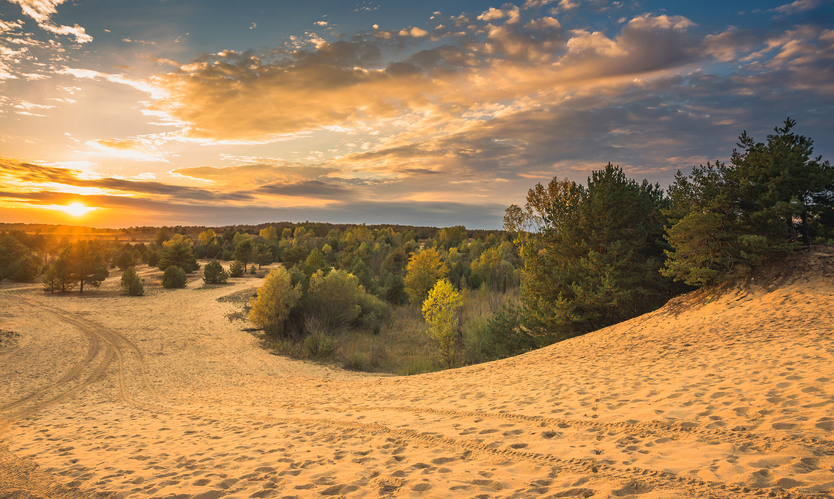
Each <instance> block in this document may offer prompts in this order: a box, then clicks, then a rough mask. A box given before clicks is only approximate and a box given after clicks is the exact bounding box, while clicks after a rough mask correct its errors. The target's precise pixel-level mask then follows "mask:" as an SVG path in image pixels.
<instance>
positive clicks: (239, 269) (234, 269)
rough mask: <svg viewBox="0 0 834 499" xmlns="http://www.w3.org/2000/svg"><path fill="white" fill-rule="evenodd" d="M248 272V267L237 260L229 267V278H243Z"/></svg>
mask: <svg viewBox="0 0 834 499" xmlns="http://www.w3.org/2000/svg"><path fill="white" fill-rule="evenodd" d="M245 272H246V265H244V264H243V262H241V261H240V260H235V261H233V262H232V263H231V264H230V265H229V276H230V277H243V274H244V273H245Z"/></svg>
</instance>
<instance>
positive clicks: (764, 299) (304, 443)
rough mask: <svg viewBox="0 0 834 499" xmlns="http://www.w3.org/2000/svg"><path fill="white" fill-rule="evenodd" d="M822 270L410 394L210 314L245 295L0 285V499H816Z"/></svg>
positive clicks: (832, 405) (826, 428) (825, 319)
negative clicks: (286, 351)
mask: <svg viewBox="0 0 834 499" xmlns="http://www.w3.org/2000/svg"><path fill="white" fill-rule="evenodd" d="M831 260H832V259H831V256H830V255H829V254H828V253H819V254H817V255H815V256H813V257H812V258H811V263H810V265H811V267H812V271H809V272H806V274H807V275H808V276H807V277H806V278H804V279H802V280H799V281H796V282H791V283H783V285H782V286H781V287H776V288H767V287H757V286H755V285H753V284H751V285H750V286H749V287H748V288H747V289H745V290H736V291H734V292H732V293H728V294H724V295H721V296H718V297H716V298H715V299H714V300H712V301H710V302H709V303H707V304H705V305H704V304H697V305H696V304H694V303H688V304H687V303H686V300H681V301H680V302H679V303H677V304H672V305H669V306H667V307H666V308H664V309H662V310H660V311H657V312H655V313H653V314H649V315H647V316H644V317H640V318H637V319H634V320H632V321H629V322H626V323H623V324H619V325H617V326H614V327H611V328H607V329H605V330H602V331H599V332H597V333H593V334H590V335H587V336H585V337H582V338H577V339H575V340H571V341H568V342H564V343H562V344H559V345H555V346H553V347H549V348H545V349H542V350H539V351H536V352H531V353H529V354H526V355H523V356H519V357H516V358H512V359H507V360H504V361H501V362H494V363H490V364H485V365H479V366H473V367H470V368H465V369H457V370H453V371H446V372H442V373H435V374H431V375H422V376H414V377H407V378H405V377H384V376H372V375H366V374H357V373H349V372H344V371H341V370H337V369H334V368H329V367H325V366H320V365H316V364H312V363H305V362H296V361H290V360H287V359H284V358H280V357H275V356H272V355H269V354H268V353H266V352H264V351H262V350H261V349H259V348H258V346H257V340H256V339H255V338H254V337H253V336H251V335H250V334H248V333H246V332H244V331H241V323H240V322H237V323H234V324H232V323H229V321H228V320H227V319H226V318H225V316H224V315H225V314H226V313H228V312H230V311H232V310H233V305H231V304H228V303H222V302H218V301H217V299H218V298H220V297H222V296H224V295H228V294H230V293H234V292H237V291H241V290H243V289H246V288H248V287H251V286H253V285H255V284H257V282H258V281H255V280H243V281H242V282H238V283H236V284H233V285H230V286H225V287H219V288H213V289H200V288H199V285H198V283H193V284H192V285H191V286H190V288H189V289H186V290H177V291H161V290H160V291H159V292H155V293H149V295H148V296H144V297H141V298H128V297H121V296H118V295H116V294H115V293H111V294H108V293H107V286H108V284H109V283H105V286H104V287H103V290H102V291H101V292H99V294H98V295H96V296H95V297H93V294H91V296H89V297H84V298H81V297H77V296H75V295H73V296H61V297H56V296H49V295H44V294H43V293H41V292H39V291H37V290H36V289H29V290H27V289H25V288H23V289H6V288H5V287H4V288H2V289H0V299H2V300H3V303H4V304H8V306H6V307H3V310H2V311H0V318H2V320H3V325H2V327H3V328H4V329H11V330H15V331H17V332H19V333H20V334H21V336H20V338H19V340H18V342H17V344H16V345H14V346H12V347H7V348H4V349H3V350H0V366H2V367H0V418H2V420H3V424H4V426H5V428H0V431H3V433H2V436H0V438H2V443H1V444H0V491H2V492H0V497H30V496H31V497H60V496H62V495H63V496H66V497H88V496H90V495H91V494H103V493H113V494H114V495H115V496H117V497H137V498H145V497H199V498H214V497H314V496H320V495H324V496H344V497H366V496H368V497H378V496H382V497H387V496H395V497H544V496H549V497H640V498H661V497H663V498H666V497H814V496H816V497H831V494H832V491H834V387H832V383H831V381H832V380H834V362H832V360H834V338H832V324H834V286H832V284H834V279H832V278H831V277H828V276H824V275H823V274H824V273H827V272H830V269H829V270H825V269H828V268H829V267H831V266H834V265H832V261H831ZM813 269H817V270H813ZM111 279H115V277H113V278H111ZM4 286H5V283H4ZM111 287H112V285H111ZM690 301H691V300H690ZM701 301H703V297H702V299H701ZM4 480H5V481H4ZM22 484H28V485H25V486H24V485H22ZM24 488H26V489H28V490H29V491H30V492H25V493H24V492H22V491H21V490H22V489H24ZM4 493H5V495H4ZM27 494H29V495H27Z"/></svg>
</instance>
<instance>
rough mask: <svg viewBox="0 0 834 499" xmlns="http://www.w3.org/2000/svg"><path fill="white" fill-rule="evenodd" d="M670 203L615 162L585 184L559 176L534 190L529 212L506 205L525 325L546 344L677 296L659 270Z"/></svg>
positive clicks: (528, 199)
mask: <svg viewBox="0 0 834 499" xmlns="http://www.w3.org/2000/svg"><path fill="white" fill-rule="evenodd" d="M665 205H666V200H665V198H664V196H663V192H662V191H661V190H660V188H659V186H656V185H651V184H649V183H648V182H646V181H643V183H642V184H638V183H637V182H635V181H634V180H631V179H628V178H627V177H626V176H625V174H624V173H623V172H622V170H621V169H620V168H619V167H615V166H613V165H611V164H610V163H609V164H608V165H607V166H606V167H605V169H604V170H600V171H595V172H593V173H592V175H591V177H590V178H589V179H588V184H587V186H581V185H577V184H576V183H574V182H571V181H569V180H560V179H556V178H554V179H553V180H552V181H551V182H550V184H549V185H548V187H547V188H545V187H543V186H542V185H541V184H539V185H537V186H536V187H535V188H534V189H531V190H530V191H529V193H528V195H527V204H526V206H525V208H524V209H521V208H519V207H518V206H511V207H510V208H508V209H507V214H506V216H505V227H506V229H507V230H508V232H510V233H511V234H514V237H515V241H516V244H517V245H518V246H519V248H520V253H521V257H522V260H523V263H524V269H523V273H522V289H521V294H522V302H523V304H524V309H525V317H524V319H525V325H526V327H527V328H529V330H530V331H531V333H532V334H533V335H534V336H536V337H537V338H538V339H539V341H540V342H541V344H548V343H551V342H553V341H559V340H562V339H565V338H569V337H572V336H576V335H579V334H584V333H587V332H590V331H593V330H596V329H599V328H602V327H605V326H609V325H611V324H615V323H617V322H620V321H623V320H626V319H629V318H631V317H635V316H637V315H640V314H642V313H645V312H648V311H651V310H653V309H655V308H657V307H659V306H661V305H662V304H663V303H665V301H666V300H667V299H668V298H669V297H670V296H672V295H673V294H674V292H675V288H674V287H673V286H672V285H671V282H670V281H668V280H666V279H664V278H663V277H662V276H661V275H660V273H659V269H660V267H661V265H662V262H663V250H664V249H665V248H666V246H665V244H664V242H663V238H662V237H661V236H662V234H663V224H664V221H665V218H664V216H663V215H662V212H661V210H662V209H663V208H664V207H665Z"/></svg>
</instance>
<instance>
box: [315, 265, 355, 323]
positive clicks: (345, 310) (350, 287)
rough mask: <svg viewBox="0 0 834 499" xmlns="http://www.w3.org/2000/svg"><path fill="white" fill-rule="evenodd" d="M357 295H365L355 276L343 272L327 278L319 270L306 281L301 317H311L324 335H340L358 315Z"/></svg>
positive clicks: (338, 271) (330, 273)
mask: <svg viewBox="0 0 834 499" xmlns="http://www.w3.org/2000/svg"><path fill="white" fill-rule="evenodd" d="M360 294H363V295H364V294H365V293H364V291H362V290H361V287H360V286H359V279H357V278H356V277H355V276H353V275H351V274H348V273H347V272H345V271H344V270H334V271H332V272H329V273H328V274H327V275H324V274H323V272H322V271H321V270H319V271H318V272H316V273H315V274H313V276H312V277H311V278H310V288H309V290H308V291H307V307H306V310H305V312H306V313H305V315H306V316H307V317H315V318H316V319H317V320H318V321H319V324H321V326H322V327H323V328H324V330H325V331H327V332H330V333H334V332H340V331H343V330H344V329H346V328H347V327H348V326H350V325H351V324H353V323H354V321H356V319H358V318H359V315H360V314H361V313H362V308H361V307H360V306H359V303H358V302H359V295H360Z"/></svg>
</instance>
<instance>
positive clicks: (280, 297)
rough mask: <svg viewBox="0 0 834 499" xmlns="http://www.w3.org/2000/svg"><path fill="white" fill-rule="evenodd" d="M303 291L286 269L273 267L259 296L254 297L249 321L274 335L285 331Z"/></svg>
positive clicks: (259, 289) (260, 288) (259, 290)
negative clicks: (292, 280) (293, 282)
mask: <svg viewBox="0 0 834 499" xmlns="http://www.w3.org/2000/svg"><path fill="white" fill-rule="evenodd" d="M301 293H302V291H301V286H300V285H295V286H293V285H292V284H291V280H290V274H289V272H287V270H286V269H284V268H283V267H281V268H277V269H273V270H272V271H270V272H269V274H268V275H267V276H266V278H264V283H263V284H262V285H261V286H260V287H259V288H258V296H257V297H255V298H253V299H252V310H250V311H249V321H250V322H251V323H252V324H254V325H255V326H257V327H259V328H261V329H263V330H264V331H265V332H266V333H267V334H271V335H273V336H274V335H277V334H278V333H282V332H284V325H285V323H286V322H287V319H288V318H289V317H290V313H291V311H292V309H293V308H294V307H295V306H296V304H297V303H298V300H299V299H300V298H301Z"/></svg>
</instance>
